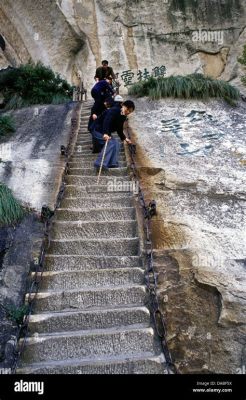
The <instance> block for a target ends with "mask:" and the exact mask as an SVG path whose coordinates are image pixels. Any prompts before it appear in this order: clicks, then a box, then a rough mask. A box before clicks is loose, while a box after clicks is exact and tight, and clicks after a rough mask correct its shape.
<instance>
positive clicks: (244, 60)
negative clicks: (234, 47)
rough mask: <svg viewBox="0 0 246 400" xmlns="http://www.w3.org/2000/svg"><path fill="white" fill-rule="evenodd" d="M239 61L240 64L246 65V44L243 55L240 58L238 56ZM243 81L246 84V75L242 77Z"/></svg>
mask: <svg viewBox="0 0 246 400" xmlns="http://www.w3.org/2000/svg"><path fill="white" fill-rule="evenodd" d="M238 62H240V64H242V65H246V45H245V46H244V48H243V54H242V57H239V58H238ZM241 81H242V82H243V84H244V85H245V86H246V75H244V76H243V77H242V78H241Z"/></svg>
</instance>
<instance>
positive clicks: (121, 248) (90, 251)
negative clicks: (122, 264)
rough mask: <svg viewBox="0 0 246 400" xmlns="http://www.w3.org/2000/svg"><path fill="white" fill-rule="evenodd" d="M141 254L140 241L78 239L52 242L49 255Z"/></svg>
mask: <svg viewBox="0 0 246 400" xmlns="http://www.w3.org/2000/svg"><path fill="white" fill-rule="evenodd" d="M138 252H139V239H138V238H130V239H128V238H127V239H125V238H121V239H114V240H112V239H100V241H98V240H96V239H84V240H83V239H77V240H64V239H62V240H51V241H50V247H49V250H48V254H61V255H66V254H68V255H69V254H70V255H75V254H77V255H85V256H89V255H92V256H93V255H102V256H105V255H114V256H136V255H138Z"/></svg>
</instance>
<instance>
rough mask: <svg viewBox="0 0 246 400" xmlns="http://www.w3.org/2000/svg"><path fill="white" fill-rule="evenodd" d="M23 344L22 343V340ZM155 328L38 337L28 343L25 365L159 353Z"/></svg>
mask: <svg viewBox="0 0 246 400" xmlns="http://www.w3.org/2000/svg"><path fill="white" fill-rule="evenodd" d="M21 342H22V341H21ZM155 350H156V349H155V343H154V332H153V329H152V328H142V329H141V328H122V329H120V328H119V329H101V330H94V331H75V332H63V333H59V334H56V335H38V336H37V337H34V336H32V337H30V338H28V339H27V341H26V347H25V350H24V353H23V357H22V360H23V362H24V363H25V362H29V363H30V362H31V363H33V362H42V361H46V362H47V361H56V360H71V359H73V358H79V357H81V358H83V357H93V358H94V360H96V359H98V358H100V357H103V356H105V355H107V357H108V356H122V355H123V354H124V355H127V356H129V357H131V355H134V354H138V353H139V352H146V353H147V352H148V354H149V356H151V355H152V356H153V355H154V354H155Z"/></svg>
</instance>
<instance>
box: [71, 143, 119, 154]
mask: <svg viewBox="0 0 246 400" xmlns="http://www.w3.org/2000/svg"><path fill="white" fill-rule="evenodd" d="M91 151H92V144H91V143H89V144H85V143H83V144H78V143H76V146H75V148H74V152H75V153H76V152H77V153H80V152H81V153H85V152H88V153H89V154H90V153H91ZM120 153H124V147H123V146H121V148H120Z"/></svg>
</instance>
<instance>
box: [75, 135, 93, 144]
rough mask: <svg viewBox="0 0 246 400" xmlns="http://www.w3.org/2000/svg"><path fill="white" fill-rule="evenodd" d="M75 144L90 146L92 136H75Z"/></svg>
mask: <svg viewBox="0 0 246 400" xmlns="http://www.w3.org/2000/svg"><path fill="white" fill-rule="evenodd" d="M76 146H82V147H83V146H90V147H91V146H92V138H91V137H90V138H89V136H88V138H87V137H86V138H84V137H83V138H80V137H77V142H76Z"/></svg>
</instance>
